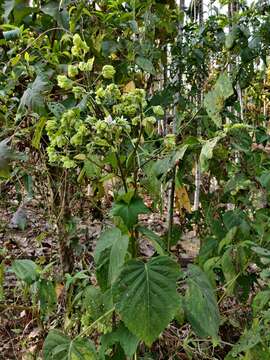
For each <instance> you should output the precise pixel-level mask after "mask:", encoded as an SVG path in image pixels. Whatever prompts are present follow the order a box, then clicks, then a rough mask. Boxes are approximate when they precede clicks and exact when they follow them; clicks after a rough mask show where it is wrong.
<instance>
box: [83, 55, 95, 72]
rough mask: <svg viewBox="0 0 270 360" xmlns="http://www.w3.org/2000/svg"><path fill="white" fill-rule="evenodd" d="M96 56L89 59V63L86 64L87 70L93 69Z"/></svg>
mask: <svg viewBox="0 0 270 360" xmlns="http://www.w3.org/2000/svg"><path fill="white" fill-rule="evenodd" d="M94 61H95V58H94V57H93V58H91V59H88V60H87V63H86V64H85V71H92V69H93V65H94Z"/></svg>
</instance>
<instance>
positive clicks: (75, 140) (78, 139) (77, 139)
mask: <svg viewBox="0 0 270 360" xmlns="http://www.w3.org/2000/svg"><path fill="white" fill-rule="evenodd" d="M82 142H83V136H82V134H79V133H76V134H75V135H73V136H72V138H71V139H70V143H71V145H82Z"/></svg>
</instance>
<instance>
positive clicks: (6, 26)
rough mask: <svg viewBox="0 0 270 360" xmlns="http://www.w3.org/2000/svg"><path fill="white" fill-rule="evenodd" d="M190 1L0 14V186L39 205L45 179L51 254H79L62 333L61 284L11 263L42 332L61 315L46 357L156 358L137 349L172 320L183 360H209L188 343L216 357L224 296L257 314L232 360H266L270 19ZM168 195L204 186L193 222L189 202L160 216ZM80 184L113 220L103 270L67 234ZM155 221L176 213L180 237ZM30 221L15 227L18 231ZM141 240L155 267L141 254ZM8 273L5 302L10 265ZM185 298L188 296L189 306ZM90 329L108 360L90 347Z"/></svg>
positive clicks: (23, 5) (16, 8) (43, 7)
mask: <svg viewBox="0 0 270 360" xmlns="http://www.w3.org/2000/svg"><path fill="white" fill-rule="evenodd" d="M41 3H42V4H41ZM222 3H224V4H225V3H226V4H227V3H228V1H222ZM193 5H194V4H192V5H191V6H190V7H189V9H188V10H186V9H184V10H182V9H179V8H178V7H177V6H176V2H174V1H167V2H162V1H152V0H149V1H145V2H139V1H126V2H123V1H101V0H100V1H95V2H91V1H88V2H87V1H86V2H85V1H77V2H74V1H61V2H56V1H45V2H38V1H36V0H33V1H31V2H30V3H29V2H26V1H21V0H16V1H2V2H1V19H2V23H1V24H0V30H1V31H0V33H1V34H0V35H1V39H0V42H1V51H0V58H1V62H0V63H1V64H0V68H1V75H0V83H1V86H0V88H1V89H0V126H1V131H2V132H1V139H0V186H1V191H2V184H3V185H4V191H5V186H7V187H11V186H13V185H14V186H15V188H16V196H17V198H18V199H19V200H21V199H22V198H23V197H24V196H26V195H25V194H26V193H27V197H28V198H32V197H33V188H34V186H35V185H39V182H40V180H39V177H40V176H41V174H43V172H45V174H44V175H45V176H44V177H43V175H42V181H41V182H43V183H42V194H43V193H44V194H45V193H46V194H47V193H50V198H51V199H52V204H50V208H51V209H50V210H52V212H53V214H50V215H53V216H51V219H53V218H55V224H54V225H55V226H57V228H58V229H59V230H60V231H59V243H58V245H59V249H60V250H61V251H62V250H63V249H65V247H66V248H68V250H69V251H68V252H67V253H64V255H63V254H62V252H61V261H60V262H59V263H61V264H62V267H63V270H64V272H65V271H67V270H66V268H65V267H64V266H63V264H64V262H65V260H67V261H70V262H73V256H72V255H73V254H72V252H73V251H74V253H75V255H76V256H74V258H76V259H77V260H78V259H79V261H78V262H77V261H76V269H77V268H78V269H80V270H78V271H76V272H72V271H71V269H70V270H68V271H70V273H69V274H65V276H63V277H62V279H65V286H64V290H63V292H64V294H63V297H64V298H65V300H66V301H65V302H63V303H65V304H64V307H65V310H66V311H65V319H63V318H62V315H61V314H62V313H63V312H64V311H63V312H62V311H59V313H57V319H55V318H53V320H52V322H50V316H51V314H53V313H54V311H55V309H56V305H57V302H58V306H59V307H61V306H62V305H63V304H62V302H61V301H60V300H59V298H58V295H59V294H57V292H56V288H57V286H59V284H58V281H59V280H58V279H57V284H58V285H56V277H57V276H58V275H59V276H60V274H54V273H53V271H51V272H49V271H47V270H46V268H45V270H43V271H42V270H41V268H40V267H39V266H38V265H36V264H35V263H34V262H33V261H31V260H15V261H14V262H13V265H12V267H11V269H12V271H13V272H14V273H15V275H16V276H17V278H18V279H19V280H21V281H23V282H24V285H26V286H24V287H23V288H24V289H26V290H27V291H29V293H30V295H31V299H29V301H30V302H31V304H33V307H34V308H35V309H36V308H37V309H38V312H39V317H40V319H39V321H40V322H42V323H43V327H44V329H49V328H50V327H55V321H57V324H59V326H60V324H61V321H62V320H63V322H62V323H63V324H64V325H63V328H64V329H65V331H66V334H64V333H62V332H60V331H58V330H52V331H50V332H49V334H48V336H47V338H46V340H45V344H44V358H45V360H46V359H59V360H60V359H72V360H76V359H80V360H82V359H92V358H93V359H96V358H98V356H99V357H101V358H102V359H110V358H112V359H116V358H117V359H125V358H128V357H129V358H131V357H132V356H134V357H136V356H139V357H140V356H143V357H144V358H147V357H148V354H147V353H144V354H142V353H143V349H144V347H143V346H142V347H141V348H140V349H139V351H138V354H136V349H137V346H138V343H139V342H140V341H144V342H145V343H146V345H148V346H150V345H151V344H152V343H153V341H155V340H156V339H157V338H158V336H159V335H160V334H161V332H162V331H163V330H164V329H165V328H166V326H167V325H169V323H170V321H171V320H173V319H175V320H176V322H178V323H177V324H176V325H175V326H181V325H182V324H183V325H185V326H186V323H189V324H190V325H191V327H192V330H193V332H190V333H189V336H188V337H186V338H185V339H184V341H183V349H184V350H185V352H186V356H188V357H189V358H193V357H194V358H195V357H196V358H197V357H200V356H201V357H202V358H210V357H213V356H216V354H215V351H216V349H217V347H214V348H213V349H210V346H208V345H209V344H208V343H207V346H204V345H205V343H203V344H202V345H203V346H201V345H200V344H201V343H202V342H204V341H205V339H199V340H198V339H196V336H199V337H201V338H211V341H212V343H213V344H214V345H217V344H218V343H219V336H220V338H221V340H224V338H223V337H224V329H223V328H222V331H220V333H219V326H220V325H221V326H224V327H225V329H226V330H227V328H226V326H227V325H228V320H230V325H229V326H230V328H231V326H232V324H234V321H233V319H228V318H227V317H225V316H224V319H223V321H221V318H222V316H220V315H219V309H218V304H217V299H218V303H219V304H220V305H221V307H220V309H221V311H222V310H223V309H224V308H226V305H227V304H226V301H230V303H232V304H234V303H236V302H237V305H238V306H239V307H240V308H241V305H243V309H245V310H246V309H247V311H249V313H248V316H245V317H244V320H243V321H242V322H241V327H240V326H239V327H238V329H237V335H238V333H239V332H240V333H241V334H240V339H239V341H238V342H237V343H236V344H235V345H234V346H233V347H232V349H231V351H230V353H229V354H228V355H227V357H226V359H232V358H239V359H257V358H258V359H259V358H260V359H264V358H265V359H268V358H269V347H270V344H269V335H268V333H267V332H268V327H269V316H270V315H269V289H268V283H269V278H270V272H269V258H270V249H269V235H270V226H269V221H268V219H269V216H270V213H269V210H268V202H269V185H270V181H269V180H270V178H269V174H270V164H269V148H268V145H267V144H268V142H269V139H270V138H269V124H268V121H267V116H268V113H269V104H268V97H269V96H268V95H269V84H270V71H269V59H268V58H269V31H270V23H269V18H268V12H269V11H268V10H269V6H268V5H267V4H265V2H260V1H257V2H255V3H254V4H253V5H251V6H248V7H247V6H246V5H245V4H244V3H241V4H240V6H239V11H237V12H235V13H234V14H232V16H231V17H230V18H227V17H226V16H224V14H221V13H218V12H219V10H218V9H217V8H216V9H214V8H212V10H213V11H212V12H211V16H209V17H208V18H207V19H204V20H203V21H199V22H197V19H196V15H197V13H198V12H197V9H195V7H194V6H193ZM214 12H217V14H216V15H215V14H214ZM228 29H229V32H228ZM258 64H260V66H258ZM209 88H210V90H209ZM243 90H244V91H243ZM203 98H204V100H202V99H203ZM225 122H226V124H225ZM20 149H26V151H25V152H27V154H28V157H26V156H24V157H23V156H22V155H21V154H19V153H18V151H17V150H20ZM198 158H199V165H200V166H197V165H198V164H197V161H198ZM21 159H23V160H25V161H23V162H21V163H19V162H18V160H21ZM195 169H197V171H194V170H195ZM198 170H201V171H202V172H203V174H200V173H199V171H198ZM199 175H200V176H199ZM44 179H47V183H45V182H46V181H44ZM33 182H36V183H35V184H33ZM172 184H175V188H176V189H177V190H179V189H184V190H185V192H186V194H187V198H188V201H189V202H191V201H192V199H193V198H194V197H195V196H194V191H196V190H195V188H196V189H197V190H198V188H199V190H200V192H199V194H200V197H199V200H200V201H199V202H200V204H199V207H198V210H196V211H191V210H190V211H187V207H185V206H184V205H185V204H184V203H185V200H184V199H183V198H181V196H179V191H176V196H175V203H174V206H172V208H171V209H167V208H168V205H167V201H164V198H165V194H167V192H168V191H167V190H168V185H169V186H170V187H171V189H172V188H173V186H171V185H172ZM198 184H199V185H198ZM86 187H88V190H89V189H90V190H89V192H91V195H90V196H88V197H87V203H88V201H89V200H90V202H91V206H92V205H93V207H95V206H96V207H97V208H100V207H103V208H102V212H104V214H103V215H104V218H106V216H108V217H109V216H111V218H110V219H109V221H111V222H113V223H114V226H113V225H110V226H111V227H110V228H108V229H107V230H105V231H104V232H103V233H102V234H101V235H100V237H99V239H98V241H97V244H96V248H95V250H94V265H93V266H92V263H91V264H90V266H89V261H88V258H92V257H91V255H92V254H89V253H88V251H87V250H86V248H87V249H88V243H87V244H83V245H82V244H81V243H80V242H79V241H78V238H79V237H80V233H79V231H77V229H75V227H74V226H73V225H71V222H70V214H71V213H72V216H74V217H75V216H78V217H79V216H81V214H79V210H78V207H79V206H77V201H78V199H80V201H81V200H82V203H83V202H84V201H85V199H86V197H85V192H86V191H85V190H86V189H85V188H86ZM108 187H109V189H110V190H109V191H108V190H107V188H108ZM20 189H22V190H21V192H22V193H20ZM12 194H13V192H12ZM197 195H198V193H197ZM107 197H108V198H109V200H108V199H107ZM111 197H112V198H113V200H112V206H111V207H110V206H107V204H108V202H109V201H110V200H111ZM46 199H47V198H46ZM42 200H43V198H42ZM103 200H106V201H103ZM151 201H152V203H151V205H148V204H150V202H151ZM146 203H147V206H146ZM73 204H75V205H74V206H73ZM104 204H106V205H104ZM45 205H47V204H45ZM107 208H108V209H107ZM150 208H151V211H155V212H157V209H158V210H160V212H161V216H162V217H163V215H164V213H163V212H164V211H165V210H166V211H167V210H168V212H169V213H170V212H172V215H173V221H175V220H176V219H177V224H172V227H171V229H170V231H169V230H167V229H163V225H162V230H164V232H163V234H162V235H161V234H157V233H156V229H155V231H152V230H150V227H151V224H149V225H147V227H146V226H145V222H146V221H147V220H145V218H146V217H147V216H148V215H149V214H150V212H151V211H150ZM189 208H191V204H189ZM21 210H22V207H19V209H18V210H17V211H16V212H15V214H14V216H13V219H12V221H11V222H13V225H15V227H17V228H20V229H22V230H26V226H27V222H26V214H25V213H24V212H23V211H21ZM141 215H144V216H141ZM87 216H88V213H87ZM155 216H156V214H155ZM107 220H108V219H107V218H106V222H107ZM140 220H142V221H140ZM159 220H160V219H159ZM79 221H80V220H79ZM139 222H141V223H143V225H144V226H143V225H141V224H139ZM162 222H163V221H161V223H162ZM70 229H71V231H69V230H70ZM175 229H177V231H175V233H176V236H175V237H173V235H174V230H175ZM194 229H196V231H197V234H196V236H198V237H199V238H200V242H201V246H200V252H199V256H198V258H197V259H196V260H195V263H197V264H199V267H198V266H195V265H191V266H189V267H188V269H187V270H186V269H184V270H183V271H184V272H185V273H184V274H183V281H181V282H180V283H179V284H176V281H177V279H178V277H179V269H178V265H177V263H176V262H174V260H172V259H173V257H174V256H177V257H178V251H179V248H180V247H181V243H178V241H179V239H181V235H182V234H183V235H186V234H187V233H189V231H190V230H194ZM145 238H146V239H147V240H148V241H149V243H148V244H147V245H148V246H151V251H150V254H152V253H153V252H155V254H154V257H150V258H149V256H148V255H146V254H145V253H144V252H141V253H140V251H141V248H140V246H141V245H144V244H143V242H144V240H145ZM168 238H170V243H171V245H172V244H173V245H176V246H175V247H171V250H172V253H168V252H167V251H166V246H165V242H166V240H167V239H168ZM75 241H77V243H76V244H77V245H76V247H75V246H74V247H73V243H75ZM93 244H95V240H94V241H93ZM91 245H92V244H91ZM84 246H85V248H84ZM91 249H92V248H91ZM77 251H78V253H77ZM180 252H182V249H181V251H180ZM156 255H158V256H157V257H155V256H156ZM165 255H167V256H165ZM1 256H2V255H1ZM131 257H133V259H132V260H130V258H131ZM142 257H143V260H142ZM145 257H146V258H147V257H148V258H147V259H145ZM179 258H180V259H179V262H181V261H182V254H181V256H179ZM0 260H1V262H0V263H1V266H0V268H1V269H0V273H1V274H0V290H1V291H0V297H1V298H4V296H3V294H2V292H3V289H4V286H3V279H4V275H3V273H4V270H3V269H4V268H6V264H5V259H4V257H3V260H2V257H1V259H0ZM40 260H42V259H40ZM9 261H10V259H9V257H7V264H8V265H9ZM57 261H58V259H57V257H56V262H57ZM72 265H73V264H72ZM51 266H52V267H53V269H54V264H53V265H51ZM56 266H59V264H57V265H56ZM57 269H58V267H57ZM254 269H255V270H254ZM177 285H178V288H177ZM61 286H63V285H61ZM259 289H262V290H259ZM177 290H179V291H180V292H181V294H183V293H184V292H185V291H186V293H185V295H181V297H180V296H179V294H178V293H177ZM28 295H29V294H28ZM250 295H252V296H253V302H252V306H250V301H248V302H247V299H248V298H249V299H250V298H251V296H250ZM228 296H229V297H230V299H229V300H228ZM231 298H232V299H231ZM60 299H62V297H61V296H60ZM61 310H62V308H61ZM114 310H115V311H116V313H114ZM232 310H233V309H232ZM251 310H252V311H251ZM232 312H233V311H232ZM226 316H227V315H226ZM176 322H175V323H176ZM175 323H174V324H175ZM44 325H45V326H44ZM80 328H81V332H80ZM184 328H186V327H184ZM91 331H95V334H94V335H93V338H95V340H96V341H97V343H99V344H100V348H99V354H98V355H97V353H96V350H95V348H94V346H93V344H92V343H91V342H90V341H88V340H87V339H86V338H85V337H84V336H85V335H87V337H89V336H91ZM233 332H234V331H232V333H233ZM76 334H78V335H77V337H76ZM97 334H98V337H97ZM99 335H100V336H99ZM181 335H182V333H181ZM177 336H178V334H177ZM72 338H73V340H71V339H72ZM193 339H194V342H193ZM165 340H166V339H165ZM206 340H207V341H208V340H209V339H206ZM231 340H232V342H233V341H235V337H233V336H232V339H231ZM226 343H228V340H227V338H226ZM189 344H192V346H189ZM198 344H199V345H198ZM223 345H224V344H223V343H222V341H220V346H223ZM163 348H164V347H163V346H160V347H159V349H160V351H161V352H162V351H163ZM178 350H179V348H178V349H177V352H178ZM197 350H198V351H197ZM222 350H224V351H225V350H226V351H227V347H226V349H225V348H224V349H222ZM166 351H167V350H166ZM168 351H170V346H168ZM181 351H182V349H181ZM223 355H224V354H223V353H222V356H223ZM160 356H163V357H164V358H167V357H170V358H171V357H172V356H173V355H172V354H167V353H166V354H162V355H160ZM175 356H178V354H175ZM180 356H182V353H181V355H180ZM184 356H185V355H183V357H184ZM224 356H226V355H224ZM149 357H153V358H154V357H156V354H149ZM216 357H220V354H218V355H217V356H216Z"/></svg>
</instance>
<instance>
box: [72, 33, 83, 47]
mask: <svg viewBox="0 0 270 360" xmlns="http://www.w3.org/2000/svg"><path fill="white" fill-rule="evenodd" d="M81 42H82V39H81V37H80V35H79V34H75V35H74V36H73V44H74V45H75V46H77V47H80V45H81Z"/></svg>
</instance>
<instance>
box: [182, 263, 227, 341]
mask: <svg viewBox="0 0 270 360" xmlns="http://www.w3.org/2000/svg"><path fill="white" fill-rule="evenodd" d="M187 284H188V290H187V292H186V295H185V311H186V316H187V319H188V321H189V322H190V324H191V326H192V328H193V330H194V331H195V333H196V334H197V335H198V336H200V337H208V336H211V337H212V338H213V339H217V338H218V329H219V324H220V316H219V310H218V305H217V301H216V297H215V294H214V291H213V288H212V286H211V284H210V281H209V280H208V278H207V276H206V275H205V273H204V272H203V271H202V270H201V269H200V268H199V267H198V266H195V265H189V267H188V278H187Z"/></svg>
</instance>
